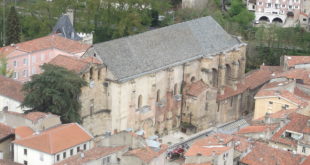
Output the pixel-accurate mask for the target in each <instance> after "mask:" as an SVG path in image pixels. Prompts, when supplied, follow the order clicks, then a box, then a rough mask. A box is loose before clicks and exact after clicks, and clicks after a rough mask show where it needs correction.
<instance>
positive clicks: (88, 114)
mask: <svg viewBox="0 0 310 165" xmlns="http://www.w3.org/2000/svg"><path fill="white" fill-rule="evenodd" d="M106 73H107V68H106V67H104V66H103V65H100V64H90V66H89V67H88V68H87V69H86V70H84V71H83V72H82V73H81V74H80V75H81V76H82V78H83V79H84V80H85V81H87V82H88V86H85V87H83V88H82V94H81V96H80V100H81V103H82V104H81V106H82V107H81V112H80V115H81V118H82V123H83V127H84V128H85V129H87V130H88V131H90V132H91V133H92V134H93V135H95V136H102V135H104V134H105V133H107V132H111V131H112V130H111V109H110V107H109V106H110V102H109V100H108V95H109V94H108V88H107V84H105V77H106Z"/></svg>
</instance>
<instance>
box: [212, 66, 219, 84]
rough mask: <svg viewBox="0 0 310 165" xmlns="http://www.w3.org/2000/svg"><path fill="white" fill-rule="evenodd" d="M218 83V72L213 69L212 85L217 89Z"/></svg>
mask: <svg viewBox="0 0 310 165" xmlns="http://www.w3.org/2000/svg"><path fill="white" fill-rule="evenodd" d="M217 81H218V77H217V70H216V69H214V68H213V69H212V85H213V87H217Z"/></svg>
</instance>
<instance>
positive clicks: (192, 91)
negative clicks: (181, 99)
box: [184, 80, 208, 97]
mask: <svg viewBox="0 0 310 165" xmlns="http://www.w3.org/2000/svg"><path fill="white" fill-rule="evenodd" d="M207 88H208V85H207V84H205V83H204V82H203V81H202V80H199V81H196V82H194V83H191V84H189V85H188V86H186V87H185V89H184V91H185V92H186V94H187V95H189V96H195V97H197V96H199V95H200V94H201V93H202V92H204V91H205V90H206V89H207Z"/></svg>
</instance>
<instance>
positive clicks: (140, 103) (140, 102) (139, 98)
mask: <svg viewBox="0 0 310 165" xmlns="http://www.w3.org/2000/svg"><path fill="white" fill-rule="evenodd" d="M141 105H142V95H140V96H139V97H138V108H141Z"/></svg>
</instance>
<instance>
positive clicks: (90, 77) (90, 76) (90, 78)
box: [89, 67, 94, 80]
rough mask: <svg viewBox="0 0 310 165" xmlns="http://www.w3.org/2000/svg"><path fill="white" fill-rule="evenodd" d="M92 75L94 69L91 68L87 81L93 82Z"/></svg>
mask: <svg viewBox="0 0 310 165" xmlns="http://www.w3.org/2000/svg"><path fill="white" fill-rule="evenodd" d="M93 73H94V68H93V67H91V68H90V70H89V80H93Z"/></svg>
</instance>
